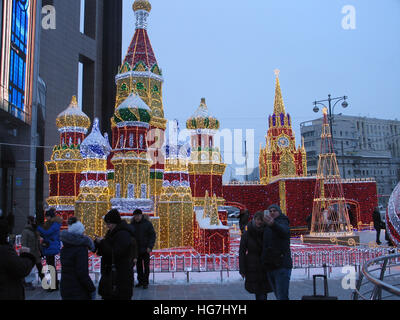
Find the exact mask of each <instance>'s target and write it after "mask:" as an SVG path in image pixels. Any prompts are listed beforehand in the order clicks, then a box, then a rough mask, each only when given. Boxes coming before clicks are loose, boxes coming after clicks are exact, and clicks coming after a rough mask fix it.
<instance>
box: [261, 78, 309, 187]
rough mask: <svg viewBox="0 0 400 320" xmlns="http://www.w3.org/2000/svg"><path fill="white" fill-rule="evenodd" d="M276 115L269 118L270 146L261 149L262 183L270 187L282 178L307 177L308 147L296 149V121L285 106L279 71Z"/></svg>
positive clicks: (268, 143)
mask: <svg viewBox="0 0 400 320" xmlns="http://www.w3.org/2000/svg"><path fill="white" fill-rule="evenodd" d="M275 75H276V86H275V101H274V113H273V114H272V115H271V116H269V118H268V123H269V129H268V133H267V136H266V146H265V148H261V149H260V157H259V165H260V181H261V184H268V183H270V182H272V181H273V180H274V179H277V178H279V177H306V176H307V158H306V150H305V148H304V145H302V146H299V147H297V148H296V140H295V136H294V132H293V130H292V119H291V117H290V115H289V114H288V113H286V110H285V105H284V103H283V98H282V92H281V86H280V83H279V70H276V71H275Z"/></svg>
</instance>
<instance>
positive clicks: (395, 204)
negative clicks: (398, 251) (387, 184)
mask: <svg viewBox="0 0 400 320" xmlns="http://www.w3.org/2000/svg"><path fill="white" fill-rule="evenodd" d="M386 224H387V227H386V232H388V233H389V237H390V239H391V240H392V243H393V244H394V245H395V246H397V247H398V246H400V183H399V184H397V186H396V188H394V190H393V192H392V194H391V195H390V198H389V204H388V208H387V211H386Z"/></svg>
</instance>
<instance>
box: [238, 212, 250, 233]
mask: <svg viewBox="0 0 400 320" xmlns="http://www.w3.org/2000/svg"><path fill="white" fill-rule="evenodd" d="M249 218H250V215H249V210H247V209H241V210H240V213H239V228H240V233H241V234H243V233H244V231H245V228H246V226H247V224H248V223H249Z"/></svg>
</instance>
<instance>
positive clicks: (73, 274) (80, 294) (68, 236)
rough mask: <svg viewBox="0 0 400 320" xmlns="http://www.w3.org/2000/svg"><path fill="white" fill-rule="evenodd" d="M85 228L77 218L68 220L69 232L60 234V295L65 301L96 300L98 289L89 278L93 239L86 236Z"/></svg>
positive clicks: (65, 231)
mask: <svg viewBox="0 0 400 320" xmlns="http://www.w3.org/2000/svg"><path fill="white" fill-rule="evenodd" d="M84 232H85V227H84V225H83V224H82V223H81V222H80V221H78V219H77V218H76V217H71V218H69V219H68V230H64V231H62V232H61V234H60V239H61V241H62V243H63V247H62V249H61V253H60V261H61V281H60V293H61V298H62V299H63V300H94V299H95V297H96V287H95V286H94V284H93V281H92V279H91V278H90V276H89V257H88V250H91V251H94V249H95V247H94V243H93V241H92V239H90V238H89V237H87V236H85V235H84Z"/></svg>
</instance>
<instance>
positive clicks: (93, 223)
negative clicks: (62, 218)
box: [75, 118, 111, 238]
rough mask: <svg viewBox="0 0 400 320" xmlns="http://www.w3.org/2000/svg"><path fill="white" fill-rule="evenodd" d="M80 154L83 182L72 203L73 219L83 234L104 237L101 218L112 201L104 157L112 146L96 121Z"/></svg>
mask: <svg viewBox="0 0 400 320" xmlns="http://www.w3.org/2000/svg"><path fill="white" fill-rule="evenodd" d="M80 152H81V155H82V159H83V170H82V173H81V174H82V176H83V180H82V182H81V184H80V192H79V195H78V197H77V199H76V202H75V216H76V217H77V218H78V219H79V220H80V221H82V223H83V224H84V226H85V229H86V234H87V235H88V236H89V237H92V238H94V237H95V236H103V235H104V234H105V226H104V221H103V217H104V215H105V214H106V213H107V212H108V211H109V210H110V199H111V195H110V192H109V188H108V182H107V157H108V155H109V154H110V152H111V146H110V142H109V141H108V135H107V133H105V134H104V136H103V135H102V134H101V132H100V128H99V120H98V119H97V118H96V119H95V120H94V122H93V128H92V132H91V133H90V134H89V135H88V136H87V138H86V139H85V140H84V141H83V142H82V144H81V148H80Z"/></svg>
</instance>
